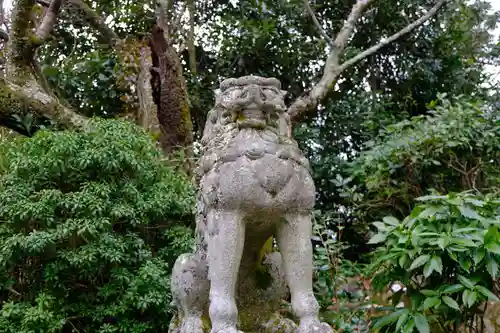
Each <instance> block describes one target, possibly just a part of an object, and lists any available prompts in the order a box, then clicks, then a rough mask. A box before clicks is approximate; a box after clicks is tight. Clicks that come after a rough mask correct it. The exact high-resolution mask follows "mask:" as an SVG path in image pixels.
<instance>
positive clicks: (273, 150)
mask: <svg viewBox="0 0 500 333" xmlns="http://www.w3.org/2000/svg"><path fill="white" fill-rule="evenodd" d="M285 140H286V138H285ZM224 146H225V147H224V149H221V150H219V151H214V152H213V153H215V154H213V155H212V156H213V160H214V161H216V162H215V163H214V165H213V166H212V168H210V171H208V170H207V172H208V173H207V174H206V177H204V178H205V181H204V182H203V183H204V184H205V186H208V185H209V187H211V188H213V189H214V190H215V189H218V192H219V193H222V194H221V196H223V197H226V200H228V197H231V198H232V199H234V201H239V202H241V201H245V202H252V203H254V204H255V206H262V207H264V206H266V202H267V203H269V201H268V198H269V197H268V195H270V196H271V197H272V198H277V200H280V201H283V202H285V201H288V199H286V198H288V197H290V198H291V197H292V196H293V193H288V192H290V191H291V189H292V188H295V187H296V186H295V185H291V184H294V183H303V182H304V181H306V182H307V180H306V179H305V178H309V172H308V171H307V169H308V167H309V165H308V162H307V160H306V159H305V158H304V156H303V155H302V153H301V152H300V150H299V149H298V147H297V146H296V144H294V142H293V141H291V140H290V141H289V142H286V141H284V140H283V138H280V137H278V136H277V135H275V134H274V133H272V132H265V131H255V130H248V131H241V132H240V133H238V135H236V136H234V137H233V138H232V139H231V140H228V142H227V143H226V144H225V145H224ZM278 194H280V195H279V196H278V197H276V196H277V195H278ZM266 198H267V199H266ZM279 198H281V199H279ZM261 200H264V201H263V202H262V203H261V204H259V202H260V201H261ZM266 200H267V201H266Z"/></svg>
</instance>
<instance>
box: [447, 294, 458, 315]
mask: <svg viewBox="0 0 500 333" xmlns="http://www.w3.org/2000/svg"><path fill="white" fill-rule="evenodd" d="M443 302H445V303H446V305H448V306H449V307H450V308H452V309H455V310H458V311H460V307H459V306H458V303H457V302H456V301H455V300H454V299H453V298H451V297H450V296H443Z"/></svg>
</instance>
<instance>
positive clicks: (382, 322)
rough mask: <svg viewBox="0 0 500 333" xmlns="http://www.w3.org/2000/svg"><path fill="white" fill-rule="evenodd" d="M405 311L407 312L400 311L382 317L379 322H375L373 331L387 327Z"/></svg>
mask: <svg viewBox="0 0 500 333" xmlns="http://www.w3.org/2000/svg"><path fill="white" fill-rule="evenodd" d="M405 311H408V310H406V309H401V310H398V311H396V312H393V313H391V314H390V315H388V316H384V317H382V318H380V319H379V320H377V322H376V323H375V325H373V329H379V328H382V327H384V326H387V325H389V324H391V323H393V322H395V321H396V320H397V319H398V318H399V317H400V316H401V315H402V314H403V313H404V312H405Z"/></svg>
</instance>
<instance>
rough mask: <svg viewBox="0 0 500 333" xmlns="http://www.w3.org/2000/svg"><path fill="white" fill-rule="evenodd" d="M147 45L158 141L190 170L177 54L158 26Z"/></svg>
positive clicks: (186, 107) (190, 139)
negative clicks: (150, 59)
mask: <svg viewBox="0 0 500 333" xmlns="http://www.w3.org/2000/svg"><path fill="white" fill-rule="evenodd" d="M150 47H151V54H152V60H153V73H152V84H151V85H152V87H153V99H154V101H155V104H156V106H157V109H158V121H159V122H160V129H161V134H162V135H161V137H160V144H161V147H162V150H163V152H164V153H165V154H166V155H167V156H168V155H172V154H176V153H177V154H180V156H179V158H182V159H184V160H185V163H184V167H185V170H186V171H187V172H188V173H191V172H190V170H191V169H192V157H193V153H192V144H193V124H192V121H191V114H190V110H189V103H188V94H187V87H186V82H185V81H184V77H183V76H182V67H181V63H180V60H179V56H178V54H177V52H176V50H175V49H174V48H173V46H172V44H171V43H170V42H169V41H168V40H167V39H166V38H165V34H164V32H163V29H161V28H160V27H158V26H156V27H154V28H153V31H152V33H151V41H150Z"/></svg>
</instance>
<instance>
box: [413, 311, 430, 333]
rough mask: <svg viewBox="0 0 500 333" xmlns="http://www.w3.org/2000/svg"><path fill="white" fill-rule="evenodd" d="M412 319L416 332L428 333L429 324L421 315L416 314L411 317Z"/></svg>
mask: <svg viewBox="0 0 500 333" xmlns="http://www.w3.org/2000/svg"><path fill="white" fill-rule="evenodd" d="M413 319H414V320H415V326H417V330H418V331H419V332H420V333H429V332H430V328H429V323H428V322H427V319H426V318H425V317H424V316H423V315H422V314H420V313H419V314H417V315H414V316H413Z"/></svg>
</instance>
